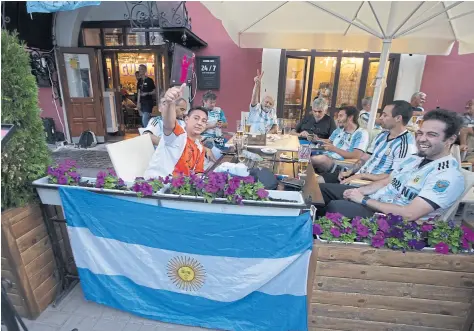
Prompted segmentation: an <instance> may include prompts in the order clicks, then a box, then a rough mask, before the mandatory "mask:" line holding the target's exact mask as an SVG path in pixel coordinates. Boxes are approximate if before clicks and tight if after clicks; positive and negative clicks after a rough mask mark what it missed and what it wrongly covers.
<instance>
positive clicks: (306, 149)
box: [298, 145, 311, 176]
mask: <svg viewBox="0 0 474 331" xmlns="http://www.w3.org/2000/svg"><path fill="white" fill-rule="evenodd" d="M310 157H311V147H310V146H309V145H301V146H300V147H299V148H298V169H299V171H298V174H299V175H300V176H301V175H306V170H307V169H308V165H309V161H310Z"/></svg>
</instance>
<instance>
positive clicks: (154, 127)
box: [143, 116, 185, 137]
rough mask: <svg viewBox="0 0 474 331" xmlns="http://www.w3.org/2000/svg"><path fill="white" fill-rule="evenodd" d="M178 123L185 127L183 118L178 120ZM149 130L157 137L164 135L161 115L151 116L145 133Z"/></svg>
mask: <svg viewBox="0 0 474 331" xmlns="http://www.w3.org/2000/svg"><path fill="white" fill-rule="evenodd" d="M178 124H179V125H180V126H181V127H182V128H184V126H185V124H184V121H183V120H178ZM147 131H148V132H151V133H152V134H154V135H155V136H157V137H161V136H162V135H163V118H161V116H156V117H153V118H151V119H150V121H149V122H148V125H147V126H146V128H145V130H144V131H143V133H145V132H147Z"/></svg>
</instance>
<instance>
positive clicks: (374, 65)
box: [365, 58, 393, 109]
mask: <svg viewBox="0 0 474 331" xmlns="http://www.w3.org/2000/svg"><path fill="white" fill-rule="evenodd" d="M387 62H388V63H387V65H386V66H385V73H384V77H385V81H384V82H383V84H384V85H383V88H382V94H381V96H380V101H379V105H378V108H379V109H380V108H382V105H383V102H384V95H385V89H386V88H387V82H388V81H389V74H388V73H389V68H390V65H391V63H392V62H393V61H392V60H388V61H387ZM379 64H380V59H379V58H369V69H368V73H367V83H366V86H365V97H373V96H374V90H375V78H376V77H377V71H378V70H379Z"/></svg>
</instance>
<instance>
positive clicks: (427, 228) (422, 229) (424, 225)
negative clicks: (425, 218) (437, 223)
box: [421, 222, 433, 232]
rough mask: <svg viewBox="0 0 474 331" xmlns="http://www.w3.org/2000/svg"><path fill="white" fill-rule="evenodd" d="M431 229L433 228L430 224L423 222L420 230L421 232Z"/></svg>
mask: <svg viewBox="0 0 474 331" xmlns="http://www.w3.org/2000/svg"><path fill="white" fill-rule="evenodd" d="M431 230H433V225H431V224H428V223H426V222H424V223H423V225H422V226H421V231H423V232H430V231H431Z"/></svg>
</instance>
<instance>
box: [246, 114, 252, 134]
mask: <svg viewBox="0 0 474 331" xmlns="http://www.w3.org/2000/svg"><path fill="white" fill-rule="evenodd" d="M250 126H251V125H250V122H249V119H248V118H247V119H245V133H250Z"/></svg>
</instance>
